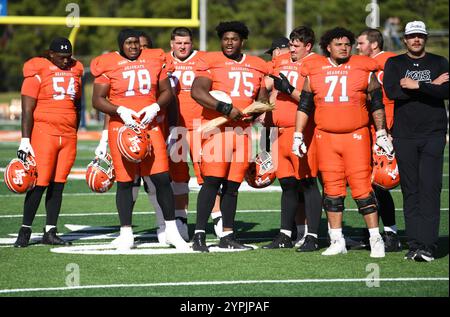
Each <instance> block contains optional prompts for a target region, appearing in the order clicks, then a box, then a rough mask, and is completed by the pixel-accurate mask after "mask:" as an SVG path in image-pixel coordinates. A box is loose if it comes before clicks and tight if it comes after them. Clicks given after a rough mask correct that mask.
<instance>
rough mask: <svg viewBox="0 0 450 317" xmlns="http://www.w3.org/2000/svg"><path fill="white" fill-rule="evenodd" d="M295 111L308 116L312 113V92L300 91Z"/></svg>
mask: <svg viewBox="0 0 450 317" xmlns="http://www.w3.org/2000/svg"><path fill="white" fill-rule="evenodd" d="M297 110H298V111H302V112H304V113H306V114H307V115H308V116H309V115H310V114H311V113H312V112H313V111H314V95H313V93H312V92H308V91H304V90H302V93H301V95H300V101H299V102H298V107H297Z"/></svg>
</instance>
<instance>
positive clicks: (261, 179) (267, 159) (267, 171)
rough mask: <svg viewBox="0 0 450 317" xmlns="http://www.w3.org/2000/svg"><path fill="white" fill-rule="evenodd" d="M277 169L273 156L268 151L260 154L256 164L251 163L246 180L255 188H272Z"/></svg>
mask: <svg viewBox="0 0 450 317" xmlns="http://www.w3.org/2000/svg"><path fill="white" fill-rule="evenodd" d="M275 178H276V176H275V168H274V165H273V162H272V156H271V155H270V153H268V152H266V151H262V152H261V153H259V154H258V155H257V156H256V158H255V162H251V163H250V166H249V168H248V169H247V172H246V173H245V180H246V181H247V183H248V184H249V185H250V186H251V187H253V188H264V187H267V186H270V185H271V184H272V183H273V182H274V181H275Z"/></svg>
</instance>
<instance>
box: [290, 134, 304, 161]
mask: <svg viewBox="0 0 450 317" xmlns="http://www.w3.org/2000/svg"><path fill="white" fill-rule="evenodd" d="M306 151H307V148H306V144H305V141H303V133H301V132H294V143H293V144H292V153H294V154H295V155H297V156H298V157H303V155H305V154H306Z"/></svg>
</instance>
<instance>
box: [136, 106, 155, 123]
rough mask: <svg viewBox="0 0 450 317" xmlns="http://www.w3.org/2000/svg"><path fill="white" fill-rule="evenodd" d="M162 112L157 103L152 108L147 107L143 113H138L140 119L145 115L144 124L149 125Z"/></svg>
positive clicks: (142, 120) (142, 121)
mask: <svg viewBox="0 0 450 317" xmlns="http://www.w3.org/2000/svg"><path fill="white" fill-rule="evenodd" d="M159 110H160V108H159V105H158V104H157V103H156V102H155V103H153V104H151V105H150V106H147V107H145V108H144V109H142V110H141V111H139V112H138V116H139V118H140V117H141V116H142V115H143V114H145V115H144V118H143V119H141V123H142V124H144V125H145V124H149V123H150V122H152V120H153V119H155V117H156V115H157V114H158V111H159Z"/></svg>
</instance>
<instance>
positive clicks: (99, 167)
mask: <svg viewBox="0 0 450 317" xmlns="http://www.w3.org/2000/svg"><path fill="white" fill-rule="evenodd" d="M115 179H116V174H115V172H114V165H113V162H112V158H111V155H110V154H109V153H107V154H106V156H105V157H104V158H103V157H95V158H94V160H93V161H92V162H91V163H89V165H88V166H87V170H86V182H87V184H88V186H89V188H90V189H91V190H92V191H94V192H96V193H105V192H107V191H108V190H109V189H110V188H111V187H112V186H113V185H114V180H115Z"/></svg>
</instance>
